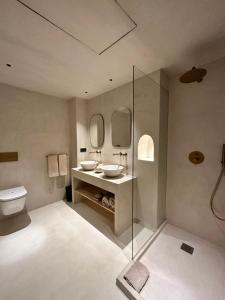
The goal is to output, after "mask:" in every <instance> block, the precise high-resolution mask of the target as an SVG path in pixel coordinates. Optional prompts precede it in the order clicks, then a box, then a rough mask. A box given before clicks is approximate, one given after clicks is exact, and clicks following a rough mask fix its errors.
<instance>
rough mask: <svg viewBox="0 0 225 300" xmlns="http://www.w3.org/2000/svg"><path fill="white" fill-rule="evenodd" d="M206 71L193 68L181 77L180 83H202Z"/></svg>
mask: <svg viewBox="0 0 225 300" xmlns="http://www.w3.org/2000/svg"><path fill="white" fill-rule="evenodd" d="M206 73H207V71H206V69H202V68H196V67H193V68H192V69H191V70H189V71H187V72H186V73H184V74H183V75H182V76H181V77H180V82H182V83H191V82H195V81H197V82H201V81H202V80H203V77H204V76H205V75H206Z"/></svg>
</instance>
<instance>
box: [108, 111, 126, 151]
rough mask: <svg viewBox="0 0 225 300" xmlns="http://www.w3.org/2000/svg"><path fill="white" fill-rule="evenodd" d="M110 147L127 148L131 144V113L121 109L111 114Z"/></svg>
mask: <svg viewBox="0 0 225 300" xmlns="http://www.w3.org/2000/svg"><path fill="white" fill-rule="evenodd" d="M111 123H112V124H111V125H112V145H113V146H114V147H120V148H127V147H129V146H130V144H131V111H130V109H129V108H126V107H122V108H120V109H117V110H115V111H114V112H113V114H112V120H111Z"/></svg>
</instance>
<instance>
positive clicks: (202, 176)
mask: <svg viewBox="0 0 225 300" xmlns="http://www.w3.org/2000/svg"><path fill="white" fill-rule="evenodd" d="M205 68H206V69H207V70H208V74H207V76H206V77H205V79H204V80H203V81H202V82H201V83H191V84H182V83H180V82H179V80H178V78H174V79H173V80H172V81H171V84H170V107H169V151H168V175H167V178H168V182H167V218H168V221H169V222H170V223H172V224H175V225H177V226H179V227H181V228H183V229H186V230H188V231H190V232H192V233H194V234H197V235H199V236H201V237H203V238H206V239H209V240H211V241H213V242H216V243H218V244H220V245H223V246H225V232H223V231H222V229H223V230H224V231H225V224H224V223H221V222H218V221H216V220H215V218H214V217H213V215H212V213H211V211H210V207H209V201H210V196H211V193H212V190H213V187H214V185H215V183H216V180H217V177H218V175H219V172H220V168H221V163H220V162H221V155H222V153H221V151H222V144H223V143H225V58H224V59H221V60H218V61H216V62H213V63H211V64H208V65H206V66H205ZM193 150H199V151H202V152H203V153H204V155H205V161H204V162H203V163H202V164H200V165H193V164H192V163H190V161H189V160H188V154H189V153H190V152H191V151H193ZM224 195H225V177H224V178H223V182H222V185H221V187H220V189H219V193H218V195H217V196H216V202H215V204H216V206H217V208H218V209H220V211H221V212H222V211H223V212H224V215H225V200H224Z"/></svg>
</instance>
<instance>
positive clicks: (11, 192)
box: [0, 186, 27, 201]
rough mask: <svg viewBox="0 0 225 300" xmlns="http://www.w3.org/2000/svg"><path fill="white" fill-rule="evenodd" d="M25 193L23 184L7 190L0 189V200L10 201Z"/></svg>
mask: <svg viewBox="0 0 225 300" xmlns="http://www.w3.org/2000/svg"><path fill="white" fill-rule="evenodd" d="M26 194H27V191H26V189H25V187H24V186H18V187H15V188H12V189H8V190H1V191H0V201H10V200H15V199H18V198H22V197H24V196H25V195H26Z"/></svg>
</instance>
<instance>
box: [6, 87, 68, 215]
mask: <svg viewBox="0 0 225 300" xmlns="http://www.w3.org/2000/svg"><path fill="white" fill-rule="evenodd" d="M7 151H18V153H19V161H18V162H8V163H0V189H5V188H10V187H14V186H18V185H24V186H25V187H26V189H27V190H28V196H27V202H26V206H27V209H28V210H31V209H34V208H37V207H40V206H43V205H46V204H49V203H52V202H54V201H57V200H60V199H63V197H64V194H65V185H66V183H67V182H68V180H69V178H68V177H69V176H68V177H66V178H65V177H57V178H56V179H53V178H49V177H48V175H47V161H46V155H47V154H49V153H60V152H66V153H69V152H70V139H69V110H68V102H67V101H65V100H61V99H59V98H55V97H51V96H46V95H42V94H38V93H34V92H30V91H27V90H23V89H18V88H15V87H12V86H8V85H4V84H0V152H7Z"/></svg>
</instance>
